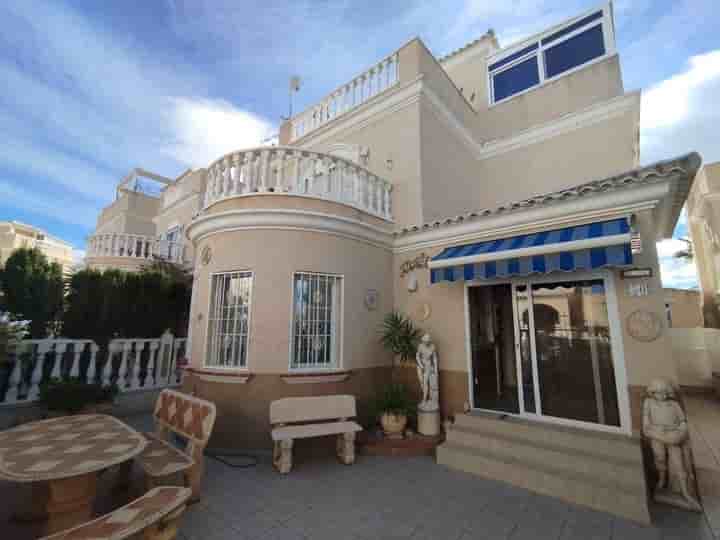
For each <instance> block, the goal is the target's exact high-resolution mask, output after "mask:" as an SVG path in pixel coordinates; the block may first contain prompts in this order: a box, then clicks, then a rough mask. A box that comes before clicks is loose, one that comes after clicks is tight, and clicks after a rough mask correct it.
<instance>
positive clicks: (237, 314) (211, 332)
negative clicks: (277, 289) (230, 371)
mask: <svg viewBox="0 0 720 540" xmlns="http://www.w3.org/2000/svg"><path fill="white" fill-rule="evenodd" d="M252 280H253V276H252V272H227V273H223V274H214V275H213V276H212V287H211V289H210V294H211V296H210V316H209V319H208V355H207V359H206V365H207V366H208V367H218V368H243V367H245V366H246V365H247V348H248V334H249V331H250V326H249V319H250V301H251V292H252Z"/></svg>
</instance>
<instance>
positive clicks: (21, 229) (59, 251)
mask: <svg viewBox="0 0 720 540" xmlns="http://www.w3.org/2000/svg"><path fill="white" fill-rule="evenodd" d="M18 248H37V249H39V250H40V251H42V252H43V254H44V255H45V256H46V257H47V258H48V260H49V261H50V262H55V263H58V264H59V265H60V266H62V269H63V274H64V275H66V276H67V275H70V274H71V273H72V271H73V267H74V265H75V260H74V258H73V247H72V245H71V244H69V243H67V242H65V241H64V240H60V239H59V238H55V237H54V236H50V235H49V234H48V233H47V232H45V231H44V230H42V229H40V228H38V227H33V226H32V225H27V224H25V223H20V222H19V221H0V267H3V266H4V265H5V261H7V260H8V257H10V255H12V253H13V251H15V250H16V249H18Z"/></svg>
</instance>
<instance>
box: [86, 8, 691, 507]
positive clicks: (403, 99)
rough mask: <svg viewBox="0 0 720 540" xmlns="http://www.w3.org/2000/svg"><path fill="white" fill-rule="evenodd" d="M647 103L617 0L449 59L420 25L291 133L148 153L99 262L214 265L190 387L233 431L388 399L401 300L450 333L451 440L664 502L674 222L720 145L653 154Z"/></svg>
mask: <svg viewBox="0 0 720 540" xmlns="http://www.w3.org/2000/svg"><path fill="white" fill-rule="evenodd" d="M639 118H640V91H626V89H625V88H624V87H623V81H622V75H621V69H620V57H619V55H618V53H617V50H616V47H615V26H614V22H613V13H612V4H611V3H609V4H606V5H602V6H599V7H597V8H596V9H592V10H590V11H588V12H585V13H581V14H579V15H578V16H577V17H574V18H572V19H570V20H567V21H563V22H561V23H560V24H557V25H555V26H553V27H551V28H548V29H547V30H545V31H543V32H541V33H539V34H537V35H533V36H529V37H528V38H527V39H524V40H523V41H521V42H518V43H514V44H512V45H509V46H501V45H500V44H499V43H498V41H497V38H496V36H495V35H494V34H493V33H492V32H488V33H487V34H485V35H483V36H482V37H480V38H479V39H477V40H475V41H473V42H472V43H469V44H467V45H466V46H465V47H463V48H461V49H459V50H457V51H454V52H453V53H451V54H449V55H447V56H445V57H443V58H436V57H435V56H433V55H432V54H431V53H430V52H429V51H428V49H427V48H426V46H425V45H424V44H423V42H422V41H421V40H420V39H417V38H416V39H413V40H411V41H410V42H408V43H406V44H404V45H402V46H401V47H400V48H399V49H398V50H396V51H394V52H392V53H391V54H389V55H388V56H387V57H386V58H382V59H380V60H379V61H378V62H377V64H375V65H374V66H372V67H370V69H368V70H367V71H365V72H364V73H361V74H358V76H357V77H356V78H354V79H353V80H351V81H348V82H346V83H344V84H342V85H340V86H339V87H338V88H336V89H335V90H333V91H332V92H330V93H328V95H327V97H325V98H324V99H323V100H321V101H320V102H319V103H317V104H316V105H314V106H313V107H311V108H309V109H308V110H305V111H302V112H300V113H299V114H297V115H295V116H294V117H292V118H291V119H289V120H288V121H287V122H285V123H284V124H283V125H282V126H281V128H280V138H279V145H278V146H268V147H259V148H252V149H245V150H239V151H236V152H232V153H230V154H227V155H224V156H218V158H217V159H216V160H215V161H214V162H212V163H209V164H208V165H207V167H205V168H202V169H197V170H191V171H187V172H186V173H184V174H183V175H181V176H180V177H178V178H176V179H170V178H165V177H162V176H160V175H155V174H152V173H149V172H148V171H143V170H141V169H136V170H135V171H133V172H132V173H131V175H130V176H129V177H128V178H126V179H124V180H123V181H122V182H121V183H120V185H119V186H118V193H117V198H116V200H115V202H113V203H112V204H111V205H110V206H108V207H107V208H105V210H103V212H102V214H101V215H100V217H99V218H98V223H97V228H96V230H95V232H94V233H93V235H92V236H90V237H89V239H88V248H87V254H88V255H87V263H88V266H90V267H91V268H100V269H103V268H108V267H118V268H125V269H134V268H138V267H139V265H141V264H143V263H144V262H146V261H147V260H148V259H149V258H152V257H153V256H156V255H160V256H162V257H167V258H170V259H172V260H175V261H178V262H180V263H182V264H187V265H188V267H192V268H193V270H194V276H195V282H194V289H193V300H192V308H191V316H190V325H189V332H188V342H189V343H188V351H189V352H188V357H189V367H188V369H187V370H186V373H185V376H184V381H183V385H184V388H185V390H186V391H190V392H193V393H195V394H196V395H198V396H200V397H203V398H206V399H210V400H212V401H213V402H215V403H216V404H217V410H218V417H217V423H216V426H215V433H214V435H213V444H215V445H217V446H219V447H225V448H227V447H237V448H246V447H269V445H270V438H269V432H270V429H269V418H268V407H269V403H270V402H271V401H273V400H275V399H278V398H280V397H285V396H304V395H321V394H340V393H343V394H352V395H354V396H356V397H357V399H358V406H359V408H360V410H361V413H362V411H363V410H367V406H368V403H369V402H371V401H372V400H373V399H374V397H375V395H376V394H377V392H378V389H379V388H380V387H381V386H382V385H384V384H385V383H387V382H388V381H390V380H391V372H392V366H393V361H394V359H393V358H392V356H391V355H390V354H389V353H388V352H387V351H385V350H384V349H383V348H382V347H381V345H380V343H379V342H378V328H379V327H380V325H381V322H382V320H383V318H384V316H385V315H386V314H387V313H389V312H391V311H393V310H397V311H400V312H402V313H404V314H406V315H408V316H409V317H411V318H412V320H413V321H414V322H415V324H416V325H417V326H419V327H420V328H422V329H423V330H424V331H427V332H429V333H430V334H431V335H432V337H433V340H434V342H435V343H436V345H437V347H438V351H439V358H440V399H441V407H442V413H443V416H444V418H446V419H447V420H448V422H454V423H452V425H449V426H448V433H447V441H446V442H445V443H444V444H443V445H442V446H441V447H440V448H439V449H438V461H440V462H442V463H445V464H448V465H450V466H453V467H457V468H460V469H463V470H467V471H471V472H475V473H478V474H482V475H485V476H490V477H493V478H497V479H500V480H503V481H507V482H511V483H514V484H518V485H522V486H523V487H527V488H529V489H535V490H537V491H541V492H543V493H548V494H553V495H556V496H560V497H563V498H565V499H569V500H572V501H575V502H578V503H581V504H586V505H589V506H592V507H594V508H598V509H602V510H605V511H610V512H615V513H617V514H620V515H624V516H628V517H631V518H633V519H637V520H640V521H648V519H649V517H648V510H647V488H646V480H645V472H644V466H643V458H642V454H641V443H640V439H639V436H638V433H639V429H640V427H641V421H640V416H641V399H642V393H643V389H644V387H645V386H646V385H647V384H648V383H649V382H650V381H651V380H652V379H653V378H656V377H659V376H661V377H666V378H669V379H671V380H677V374H676V372H675V365H674V363H673V358H672V351H671V347H670V344H669V338H668V333H667V331H666V330H667V322H666V321H667V320H666V316H665V297H664V292H663V289H662V286H661V283H660V274H659V269H658V257H657V253H656V248H655V242H656V241H657V240H660V239H663V238H669V237H670V236H671V235H672V232H673V229H674V227H675V224H676V221H677V219H678V216H679V213H680V210H681V208H682V206H683V204H684V202H685V199H686V197H687V195H688V192H689V191H690V188H691V186H692V183H693V180H694V177H695V175H696V172H697V171H698V168H699V167H700V157H699V156H698V155H697V154H694V153H693V154H690V155H686V156H682V157H677V158H673V159H668V160H666V161H663V162H659V163H654V164H651V165H647V166H643V167H640V166H639ZM143 176H144V177H146V178H150V179H152V180H155V181H157V182H160V183H161V184H163V185H164V188H163V189H162V190H161V191H160V192H159V193H158V194H156V195H150V194H147V193H143V192H142V191H141V190H138V189H136V188H135V187H134V186H136V185H137V184H136V180H137V178H138V177H143ZM400 371H401V372H404V371H407V373H406V374H405V375H407V378H408V380H411V378H412V377H414V369H413V370H402V369H401V370H400Z"/></svg>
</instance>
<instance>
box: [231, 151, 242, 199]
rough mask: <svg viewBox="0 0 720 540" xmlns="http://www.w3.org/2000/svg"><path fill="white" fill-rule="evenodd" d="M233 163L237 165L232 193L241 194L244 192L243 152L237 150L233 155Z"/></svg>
mask: <svg viewBox="0 0 720 540" xmlns="http://www.w3.org/2000/svg"><path fill="white" fill-rule="evenodd" d="M232 163H233V166H234V167H235V179H234V181H233V187H232V194H233V195H239V194H240V193H242V166H243V162H242V154H241V153H240V152H236V153H234V154H233V155H232Z"/></svg>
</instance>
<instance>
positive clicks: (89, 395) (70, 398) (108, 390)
mask: <svg viewBox="0 0 720 540" xmlns="http://www.w3.org/2000/svg"><path fill="white" fill-rule="evenodd" d="M117 393H118V387H117V385H115V384H112V385H109V386H103V385H101V384H99V383H86V382H84V381H82V380H81V379H77V378H72V379H67V380H60V379H55V378H53V379H50V380H48V381H45V382H44V383H42V384H41V385H40V402H41V403H42V404H44V405H45V407H47V409H48V410H49V411H64V412H68V413H70V414H73V413H77V412H79V411H81V410H82V409H83V408H84V407H85V406H87V405H93V404H96V403H108V402H111V401H113V400H114V399H115V396H116V395H117Z"/></svg>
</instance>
